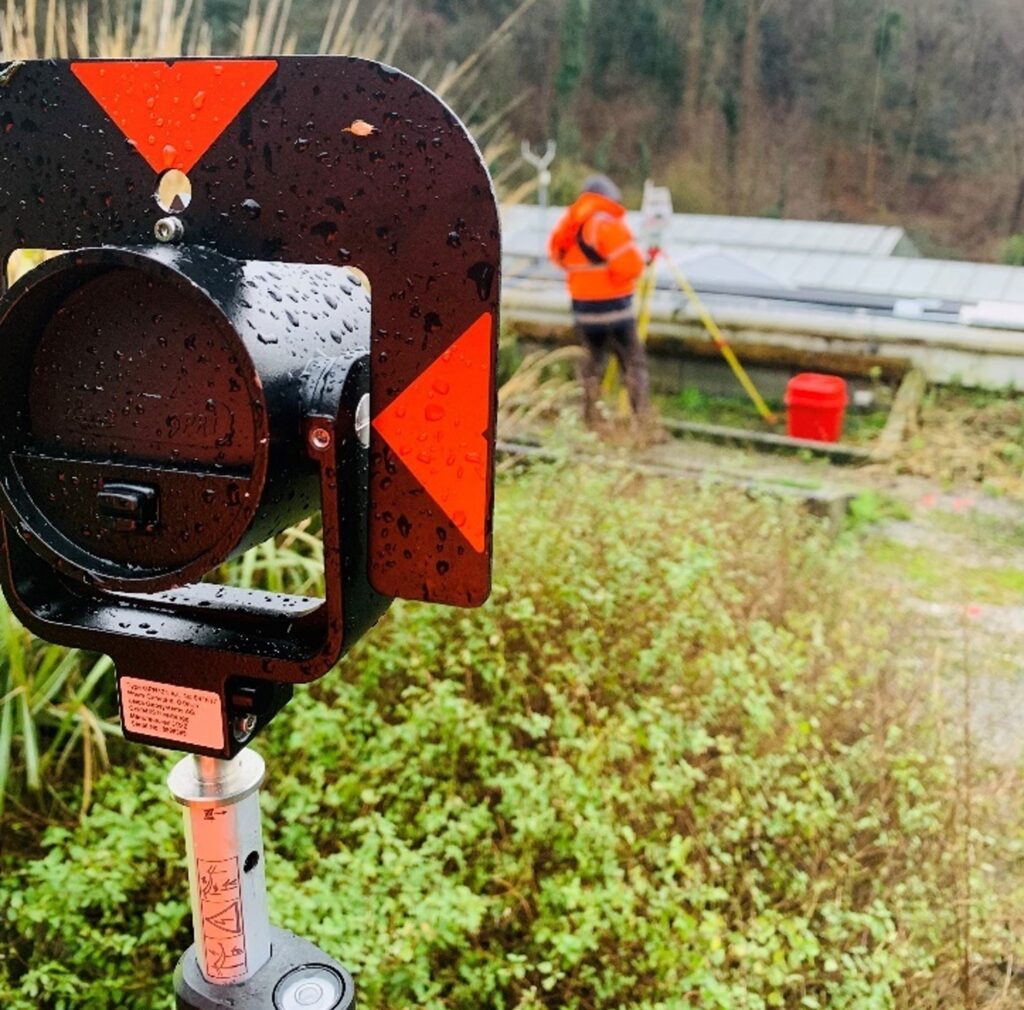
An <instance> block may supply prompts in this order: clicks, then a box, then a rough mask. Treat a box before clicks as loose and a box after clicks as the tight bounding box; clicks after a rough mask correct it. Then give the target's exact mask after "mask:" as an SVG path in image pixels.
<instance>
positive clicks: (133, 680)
mask: <svg viewBox="0 0 1024 1010" xmlns="http://www.w3.org/2000/svg"><path fill="white" fill-rule="evenodd" d="M121 719H122V721H123V722H124V728H125V729H126V730H127V731H128V732H129V733H135V734H138V735H139V736H150V737H154V738H156V739H158V740H167V741H170V742H173V743H185V744H189V745H190V746H192V747H202V748H204V749H206V750H221V749H222V748H223V747H224V715H223V712H222V711H221V704H220V696H219V695H216V694H214V693H213V692H212V691H199V690H196V689H195V688H192V687H175V686H173V685H171V684H156V683H154V682H153V681H151V680H140V679H139V678H137V677H122V678H121Z"/></svg>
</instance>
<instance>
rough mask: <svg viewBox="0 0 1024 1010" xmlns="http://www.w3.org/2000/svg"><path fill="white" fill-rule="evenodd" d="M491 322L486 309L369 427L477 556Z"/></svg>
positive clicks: (484, 499)
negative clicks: (435, 503) (375, 432)
mask: <svg viewBox="0 0 1024 1010" xmlns="http://www.w3.org/2000/svg"><path fill="white" fill-rule="evenodd" d="M492 343H493V336H492V318H491V314H490V313H489V312H485V313H484V314H483V315H482V316H480V318H479V319H478V320H477V321H476V322H475V323H474V324H473V325H472V326H471V327H470V328H469V329H468V330H466V332H465V333H463V334H462V336H461V337H459V339H458V340H456V341H455V343H454V344H452V345H451V347H449V348H448V350H446V351H444V352H442V353H441V355H440V356H439V357H438V358H437V359H436V360H435V361H434V362H433V364H431V365H430V366H429V367H428V368H427V369H426V371H424V372H422V373H421V374H420V375H419V376H418V377H417V378H416V380H415V381H414V382H413V383H412V384H411V385H410V386H408V387H407V388H406V389H405V390H403V391H402V393H401V394H400V395H399V396H398V398H397V399H395V400H394V401H393V402H392V403H391V404H390V405H389V406H388V407H387V408H386V409H385V410H383V411H382V412H381V414H380V415H379V416H378V417H377V419H376V420H375V421H374V422H373V425H374V427H375V428H376V429H377V431H378V433H379V434H380V436H381V437H382V438H383V439H384V441H385V442H387V443H388V445H389V446H391V448H392V449H393V450H394V451H395V453H396V454H397V455H398V458H399V459H400V460H401V461H402V463H404V464H405V465H406V466H407V467H408V468H409V470H411V471H412V473H413V476H415V477H416V479H417V480H418V481H419V482H420V483H421V484H422V485H423V487H424V488H425V489H426V491H427V493H428V494H429V495H430V496H431V498H433V499H434V501H436V502H437V504H438V505H439V506H440V507H441V508H442V509H443V510H444V512H445V514H446V515H447V516H448V518H449V519H450V520H451V522H452V525H453V526H455V527H456V529H458V530H459V531H460V532H461V533H462V535H463V536H464V537H465V538H466V539H467V540H468V541H469V543H470V544H471V545H472V547H473V548H474V549H475V550H477V551H479V552H480V553H481V554H483V553H484V552H485V551H486V549H487V505H488V496H489V488H490V473H491V445H490V441H489V440H488V438H487V431H488V428H489V426H490V418H491V396H492V381H491V380H492V376H491V347H492Z"/></svg>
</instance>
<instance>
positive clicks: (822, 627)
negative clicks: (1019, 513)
mask: <svg viewBox="0 0 1024 1010" xmlns="http://www.w3.org/2000/svg"><path fill="white" fill-rule="evenodd" d="M498 501H499V510H498V511H499V514H498V521H497V545H498V559H497V567H496V586H495V591H494V595H493V598H492V600H491V602H490V603H488V604H487V605H486V606H485V607H484V608H482V609H480V610H478V611H473V612H452V611H445V610H441V609H439V608H432V607H426V606H420V605H398V606H396V607H395V608H393V610H392V612H391V614H390V615H389V616H388V617H387V618H386V619H385V621H384V622H383V623H382V624H381V626H380V627H379V628H378V629H377V630H376V631H375V632H374V633H373V634H372V635H371V636H369V638H368V639H366V640H365V641H364V643H363V644H362V645H361V646H360V647H359V648H358V649H357V651H356V652H355V654H353V655H352V656H351V657H350V658H349V659H348V660H346V661H345V662H344V663H343V664H342V667H341V669H340V670H339V671H338V672H336V673H335V674H333V675H332V676H331V677H329V678H327V679H326V680H324V681H322V682H321V683H320V684H318V685H316V686H315V687H313V688H312V689H309V690H305V689H304V690H301V691H299V692H298V693H297V697H296V699H295V700H294V701H293V702H292V704H291V705H290V706H289V708H288V709H287V710H286V711H285V712H284V713H283V714H282V715H281V716H280V717H279V718H278V720H277V722H276V723H275V724H274V725H273V726H272V727H271V728H270V730H269V731H268V733H267V734H266V735H265V736H264V737H262V738H261V739H260V741H259V743H258V745H257V748H258V749H259V750H260V751H261V752H262V753H264V755H265V756H266V757H267V759H268V764H269V768H270V772H271V775H270V781H269V783H268V789H267V791H266V793H265V795H264V808H265V814H266V828H267V835H268V838H267V841H268V857H267V870H268V876H269V885H270V891H271V905H272V915H273V918H274V920H275V921H276V922H277V923H279V924H280V925H282V926H286V927H289V928H292V929H294V930H296V931H297V932H300V933H304V934H307V935H310V936H311V937H315V938H316V940H317V942H318V943H320V944H321V945H322V946H323V947H324V948H325V949H327V950H328V951H329V952H331V953H332V954H334V955H335V956H337V957H338V958H339V959H340V960H342V961H343V962H344V963H346V964H347V965H349V966H350V967H351V968H352V969H353V970H354V971H355V973H356V977H357V984H358V986H359V988H360V1000H361V1005H362V1006H364V1007H371V1008H388V1010H391V1008H394V1010H397V1008H403V1007H412V1006H416V1007H427V1008H432V1010H441V1008H452V1010H470V1008H474V1010H475V1008H481V1007H495V1008H508V1010H512V1008H523V1010H525V1008H530V1007H538V1008H539V1007H545V1008H551V1010H555V1008H571V1010H584V1008H587V1010H589V1008H602V1010H604V1008H608V1010H611V1008H625V1007H630V1008H637V1010H689V1008H693V1010H697V1008H700V1010H708V1008H715V1007H719V1008H723V1010H726V1008H728V1010H747V1008H749V1010H760V1008H769V1007H785V1008H806V1010H815V1008H826V1007H827V1008H830V1010H834V1008H838V1010H842V1008H857V1010H872V1008H879V1010H881V1008H888V1007H906V1008H908V1010H909V1008H911V1007H913V1008H915V1010H917V1008H932V1007H934V1008H938V1007H943V1008H949V1007H955V1006H961V1005H972V1006H974V1005H978V1006H980V1005H986V1004H987V1005H990V1006H993V1007H994V1006H996V1005H997V1001H998V1000H1000V999H1004V1000H1005V999H1010V998H1011V997H1013V998H1016V997H1014V994H1015V993H1016V989H1015V988H1014V986H1013V985H1012V984H1011V983H1012V975H1013V973H1012V970H1007V966H1008V965H1010V966H1011V968H1012V964H1013V963H1014V958H1013V955H1014V953H1015V948H1014V947H1013V945H1012V943H1011V940H1010V939H1009V933H1010V932H1011V927H1012V918H1011V917H1010V916H1009V914H1008V911H1007V910H1008V909H1009V908H1010V907H1012V899H1013V898H1014V897H1016V896H1017V895H1016V894H1015V891H1016V883H1015V881H1016V880H1017V879H1018V878H1019V865H1018V864H1019V859H1020V856H1019V847H1018V846H1017V845H1016V843H1015V842H1014V839H1013V834H1012V831H1011V829H1010V827H1009V826H1008V824H1009V822H1011V821H1013V820H1015V812H1013V813H1012V816H1011V815H1008V814H1007V810H1008V807H1010V806H1012V803H1011V804H1008V803H1007V801H1006V796H1005V795H1003V797H1002V800H1001V802H999V803H997V802H996V801H995V798H994V797H993V794H992V793H991V791H990V790H989V789H988V786H987V785H986V780H985V778H984V774H983V770H982V769H980V768H979V767H978V765H977V763H975V764H974V766H973V768H972V767H971V764H970V762H966V761H965V760H964V758H965V753H964V751H963V750H962V748H961V741H962V739H963V738H962V736H961V735H960V734H959V733H956V734H954V733H951V732H950V727H949V726H948V725H946V724H945V723H944V722H943V721H942V718H941V715H940V713H939V712H937V711H936V707H935V705H934V704H933V699H934V698H935V697H936V696H937V695H936V692H935V691H933V690H931V689H929V688H928V687H927V686H926V685H927V684H928V676H927V674H928V671H927V670H926V669H924V668H923V665H922V663H921V661H920V660H919V658H918V653H917V650H916V644H917V643H916V638H915V633H914V630H913V628H909V627H908V626H907V625H905V624H904V623H903V622H902V620H901V618H900V617H899V614H898V611H897V610H896V609H895V608H894V606H893V601H892V599H891V598H890V597H889V596H888V595H887V594H885V593H881V592H878V591H876V590H873V589H872V588H871V586H870V583H869V582H868V580H867V578H861V577H860V575H858V574H857V565H855V564H853V562H854V561H855V560H857V558H856V557H855V556H853V555H852V554H851V552H854V551H856V550H857V549H858V548H857V547H856V543H855V540H854V538H843V539H842V540H841V541H840V542H839V543H838V544H836V543H834V542H832V541H830V540H829V539H828V537H827V535H826V532H825V527H824V526H823V525H821V524H819V523H817V522H816V521H814V520H812V519H810V518H808V517H807V516H805V515H803V514H802V513H801V512H800V510H799V509H798V508H797V507H796V506H793V505H790V504H784V503H780V502H778V501H774V500H767V499H766V500H755V499H751V498H748V497H744V496H742V495H739V494H733V493H731V492H728V491H724V490H723V489H722V488H720V487H707V488H703V489H698V490H695V489H693V488H692V487H691V486H690V485H686V484H681V483H678V482H674V481H658V480H653V479H640V478H638V477H636V476H631V475H628V474H622V473H615V474H609V473H606V472H596V471H594V470H588V469H585V468H581V467H545V468H534V469H531V470H529V471H527V472H520V473H515V474H511V475H508V476H507V477H506V478H505V479H503V481H502V483H501V485H500V487H499V495H498ZM306 535H308V532H304V533H303V534H302V536H306ZM302 536H299V537H297V538H296V537H293V538H292V539H291V540H290V541H288V542H286V543H285V544H284V545H279V550H281V551H283V553H281V554H273V553H271V552H266V551H265V552H264V554H263V555H262V556H251V560H249V561H247V562H245V564H246V565H249V568H248V576H249V578H250V579H252V580H253V581H255V582H267V581H268V580H270V579H279V578H281V574H280V567H279V565H278V562H280V561H281V560H282V559H283V561H284V563H288V561H289V554H288V552H297V553H299V554H302V553H303V550H302V547H303V542H302ZM306 546H307V547H308V544H307V545H306ZM307 577H308V572H304V571H300V572H299V574H298V575H297V576H295V578H296V579H297V580H298V583H299V584H302V583H303V582H304V581H305V580H306V579H307ZM285 584H291V583H285ZM44 742H45V741H44ZM111 746H112V765H113V769H112V770H111V771H110V772H109V773H108V774H107V775H106V776H105V777H103V778H102V779H101V780H100V781H99V782H97V783H95V784H94V785H93V796H92V804H91V806H90V808H89V811H88V813H86V814H85V815H84V816H82V817H81V818H74V817H71V816H67V815H66V814H65V815H64V816H61V814H60V811H61V809H65V810H75V809H76V808H77V806H78V804H79V802H80V799H81V796H80V793H81V788H82V787H81V785H80V783H79V781H78V779H77V778H75V777H74V776H72V775H71V774H70V772H71V770H72V768H71V765H70V763H69V765H68V767H67V768H66V769H65V775H64V778H63V779H61V780H55V781H54V782H52V783H51V785H52V788H53V790H54V792H55V793H56V795H58V796H60V797H62V800H63V807H57V808H52V807H50V808H47V809H46V810H45V811H42V812H41V808H40V807H38V806H35V807H34V806H33V805H32V804H31V803H30V802H29V800H30V797H27V796H25V795H21V796H20V797H19V799H18V801H17V802H12V803H9V804H8V807H7V809H6V810H5V812H4V814H3V820H2V821H0V1006H2V1007H4V1008H5V1010H40V1008H51V1007H52V1008H61V1010H100V1008H103V1010H107V1008H109V1007H112V1006H117V1007H119V1008H127V1010H152V1008H168V1007H169V1006H170V1005H171V1000H170V997H169V976H170V972H171V970H172V968H173V962H174V959H175V958H176V956H177V954H178V953H180V951H181V950H183V949H184V947H185V946H186V945H187V943H188V942H189V933H190V927H189V921H188V910H187V903H186V883H185V875H184V866H183V862H184V861H183V854H182V847H183V846H182V842H181V836H180V826H179V814H178V813H177V811H176V809H175V808H174V807H173V805H172V803H171V801H170V799H169V797H168V795H167V793H166V789H165V787H164V783H163V779H164V776H165V774H166V772H167V770H168V769H169V767H170V765H171V763H172V760H173V759H172V758H171V757H170V756H169V755H166V754H161V753H156V752H143V751H139V750H135V749H129V748H127V747H125V746H124V745H123V744H120V743H118V742H116V741H114V742H113V743H112V745H111ZM966 746H967V745H966V744H964V747H966ZM17 771H18V769H15V772H17ZM16 778H17V775H14V776H12V781H14V780H15V779H16ZM1014 811H1015V808H1014ZM1004 819H1005V820H1004ZM1004 976H1005V979H1006V981H1005V985H1004V981H1003V980H1004ZM992 993H994V994H995V995H994V996H993V997H992V998H991V999H990V998H989V997H990V995H991V994H992ZM998 1005H1000V1006H1007V1007H1009V1006H1017V1005H1019V1002H1003V1003H999V1004H998Z"/></svg>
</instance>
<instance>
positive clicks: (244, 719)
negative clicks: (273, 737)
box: [231, 715, 259, 743]
mask: <svg viewBox="0 0 1024 1010" xmlns="http://www.w3.org/2000/svg"><path fill="white" fill-rule="evenodd" d="M258 722H259V720H258V719H257V718H256V716H254V715H236V716H235V718H234V721H233V722H232V724H231V735H232V736H233V737H234V738H235V741H236V742H237V743H245V741H246V740H248V739H249V737H251V736H252V735H253V733H255V732H256V724H257V723H258Z"/></svg>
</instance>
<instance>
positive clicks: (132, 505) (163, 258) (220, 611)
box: [0, 247, 390, 754]
mask: <svg viewBox="0 0 1024 1010" xmlns="http://www.w3.org/2000/svg"><path fill="white" fill-rule="evenodd" d="M369 320H370V296H369V292H368V291H367V290H366V289H365V287H364V285H363V283H362V281H361V279H360V278H359V276H358V275H357V274H356V273H354V272H352V271H350V270H348V269H347V268H344V267H328V266H304V265H296V264H282V263H263V262H255V261H249V262H242V261H236V260H232V259H229V258H227V257H224V256H221V255H219V254H218V253H215V252H212V251H209V250H204V249H201V248H186V249H175V248H170V247H154V248H134V249H122V248H109V247H108V248H97V249H82V250H77V251H75V252H72V253H67V254H64V255H61V256H58V257H56V258H55V259H52V260H51V261H49V262H48V263H47V264H45V265H44V266H42V267H40V268H37V269H36V270H34V271H32V272H31V273H30V274H29V275H28V276H27V277H25V278H24V279H23V280H21V281H20V282H18V283H16V284H15V285H14V286H13V287H12V288H11V289H10V290H9V291H8V293H7V294H6V295H5V296H4V298H3V299H2V300H0V342H2V345H3V347H4V349H5V360H6V369H5V375H4V386H3V396H2V397H0V507H2V509H3V514H4V520H5V521H4V538H5V546H6V552H5V554H6V559H7V564H6V566H5V570H4V571H3V580H4V583H5V589H6V590H7V595H8V598H9V599H10V600H11V601H12V603H13V604H14V606H15V609H16V610H17V612H18V616H19V617H20V618H21V619H22V620H23V621H24V622H25V623H26V625H28V626H29V627H30V628H31V629H32V630H34V631H36V632H37V633H38V634H40V635H42V636H44V637H46V638H48V639H50V640H53V641H65V642H67V643H68V644H74V645H79V646H82V645H85V646H86V647H91V648H95V649H97V650H98V651H104V652H108V653H110V654H111V655H112V656H113V657H114V658H115V662H116V663H117V670H118V676H119V679H120V680H121V681H122V710H123V714H124V716H125V718H124V723H125V730H126V735H128V736H129V737H133V738H138V739H144V740H150V741H152V742H160V743H161V744H163V745H164V746H175V745H179V746H182V747H186V748H187V749H191V750H197V751H199V752H211V753H220V754H231V753H233V752H234V751H236V750H237V749H238V748H239V747H240V746H241V745H243V744H244V743H245V742H247V740H248V739H250V738H251V737H252V735H253V733H254V732H255V731H256V729H257V728H258V727H259V726H260V725H261V724H265V723H266V722H267V721H269V718H270V717H271V716H272V715H273V714H274V713H275V712H276V711H277V710H278V709H279V708H280V706H281V705H282V704H283V703H284V702H285V701H286V700H287V698H288V697H289V696H290V684H292V683H295V682H299V681H308V680H312V679H314V678H316V677H318V676H320V675H322V673H323V672H325V670H326V668H328V667H329V666H330V665H332V664H333V663H334V662H335V661H336V659H337V658H338V655H340V654H341V653H342V652H344V651H345V649H346V648H347V647H348V645H349V644H350V643H351V642H353V641H355V640H356V639H357V638H358V637H359V636H360V635H362V634H363V633H364V632H365V631H366V630H367V629H368V628H369V627H370V626H371V625H372V624H373V622H374V621H376V619H377V618H378V617H379V616H380V614H382V613H383V612H384V610H385V609H386V608H387V606H388V604H389V602H390V600H389V598H387V597H384V596H381V595H380V594H378V593H376V592H374V591H373V589H372V588H371V587H370V585H369V582H368V580H367V575H366V573H367V568H368V565H367V559H366V538H367V534H366V525H367V516H366V507H367V506H366V503H367V493H366V491H367V456H368V450H367V446H366V441H367V439H366V434H367V433H366V432H365V427H364V428H363V430H362V431H361V432H359V431H357V424H356V419H357V415H358V414H359V413H360V410H362V411H363V413H364V414H366V413H367V411H368V390H369V385H368V375H369V372H368V360H367V356H368V352H369ZM343 496H344V498H345V500H344V502H342V500H341V499H342V497H343ZM318 510H319V511H320V512H321V514H322V519H323V527H324V545H325V567H326V569H327V592H326V596H325V599H324V600H322V601H320V600H314V599H307V598H304V597H295V596H282V595H276V594H275V595H270V594H265V593H259V592H254V591H251V590H240V589H233V588H230V587H224V586H217V585H213V584H208V583H201V582H200V580H201V579H202V578H203V576H205V575H207V574H208V573H210V572H211V571H213V570H214V569H216V568H217V567H218V566H219V565H221V564H222V563H223V562H224V561H226V560H228V559H229V558H231V557H234V556H236V555H238V554H239V553H241V552H243V551H245V550H246V549H248V548H249V547H251V546H253V545H255V544H258V543H261V542H262V541H264V540H267V539H269V538H271V537H273V536H275V535H276V534H278V533H280V532H282V531H283V530H284V529H286V528H287V527H288V526H289V525H291V524H292V523H294V522H296V521H297V520H300V519H302V518H304V517H306V516H309V515H311V514H314V513H316V512H317V511H318ZM342 527H344V531H343V530H342ZM342 600H344V604H342ZM196 648H201V649H202V650H203V651H202V655H201V659H200V658H199V656H197V655H196V654H195V651H194V650H195V649H196ZM183 650H185V653H183ZM188 652H192V653H193V654H192V656H191V664H190V662H189V658H188V657H187V655H186V654H187V653H188ZM163 663H166V665H167V668H166V670H161V666H162V664H163ZM197 663H198V664H199V665H198V669H193V670H192V671H191V673H190V670H189V667H190V665H192V666H193V667H195V666H196V664H197ZM161 673H165V674H166V678H165V679H166V680H167V681H168V682H170V683H173V684H175V686H176V688H183V689H184V690H185V691H186V692H187V691H189V690H194V691H198V692H204V693H207V694H211V695H219V696H220V699H221V704H220V713H219V716H218V720H217V721H219V726H215V725H214V720H212V719H211V718H206V719H205V720H200V722H202V724H203V725H202V726H201V727H199V728H197V727H196V726H190V725H187V724H188V722H189V718H191V719H192V721H193V723H194V722H195V713H193V715H192V716H191V717H189V718H186V717H185V716H182V717H181V719H179V723H178V725H180V726H181V729H180V736H181V739H175V738H174V735H173V734H174V733H175V732H176V730H175V729H174V725H172V723H171V722H170V721H163V720H161V718H160V717H159V713H158V712H155V711H154V709H155V708H156V709H158V708H159V707H160V706H161V705H162V706H165V707H166V706H167V705H171V706H172V707H173V706H174V705H180V704H181V698H180V692H179V694H178V695H177V696H175V695H173V694H165V695H161V694H160V693H158V692H157V693H154V692H153V691H150V693H149V694H148V695H147V694H146V693H145V692H143V693H142V694H138V695H136V696H134V701H133V700H132V699H126V697H125V692H124V683H123V682H124V679H125V678H126V677H127V678H129V680H130V681H131V682H132V683H135V679H136V677H138V675H140V674H141V675H143V676H144V678H145V680H146V681H152V680H153V679H154V677H157V678H159V677H160V674H161ZM211 688H212V690H211ZM185 697H186V699H187V701H188V704H191V705H192V706H193V707H194V706H195V705H197V704H200V703H202V702H203V699H202V698H201V697H199V696H198V695H196V696H190V695H188V694H186V696H185ZM207 701H208V702H209V703H210V704H211V705H212V702H211V701H210V700H209V699H207ZM133 704H134V705H135V709H136V713H135V715H136V717H135V718H133V713H132V706H133ZM211 711H212V708H211ZM169 734H170V735H169Z"/></svg>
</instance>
